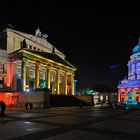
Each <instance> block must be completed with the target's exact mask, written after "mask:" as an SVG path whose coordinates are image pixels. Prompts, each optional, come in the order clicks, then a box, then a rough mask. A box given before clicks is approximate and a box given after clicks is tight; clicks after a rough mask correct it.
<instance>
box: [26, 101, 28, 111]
mask: <svg viewBox="0 0 140 140" xmlns="http://www.w3.org/2000/svg"><path fill="white" fill-rule="evenodd" d="M25 109H26V110H27V109H28V102H26V103H25Z"/></svg>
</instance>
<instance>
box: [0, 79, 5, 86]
mask: <svg viewBox="0 0 140 140" xmlns="http://www.w3.org/2000/svg"><path fill="white" fill-rule="evenodd" d="M2 88H4V78H3V77H0V89H2Z"/></svg>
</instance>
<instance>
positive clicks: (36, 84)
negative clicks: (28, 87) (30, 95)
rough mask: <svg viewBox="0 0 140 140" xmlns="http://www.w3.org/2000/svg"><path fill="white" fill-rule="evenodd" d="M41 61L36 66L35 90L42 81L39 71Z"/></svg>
mask: <svg viewBox="0 0 140 140" xmlns="http://www.w3.org/2000/svg"><path fill="white" fill-rule="evenodd" d="M39 63H40V62H39V61H36V64H35V88H38V86H39V81H40V71H39Z"/></svg>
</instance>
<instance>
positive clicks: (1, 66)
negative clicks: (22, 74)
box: [0, 64, 4, 73]
mask: <svg viewBox="0 0 140 140" xmlns="http://www.w3.org/2000/svg"><path fill="white" fill-rule="evenodd" d="M0 73H4V64H0Z"/></svg>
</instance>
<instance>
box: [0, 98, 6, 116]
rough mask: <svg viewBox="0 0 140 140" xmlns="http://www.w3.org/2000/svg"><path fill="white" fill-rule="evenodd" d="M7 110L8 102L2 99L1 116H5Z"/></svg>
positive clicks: (0, 103)
mask: <svg viewBox="0 0 140 140" xmlns="http://www.w3.org/2000/svg"><path fill="white" fill-rule="evenodd" d="M5 110H6V104H5V102H4V101H2V100H1V101H0V116H1V117H4V116H5Z"/></svg>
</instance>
